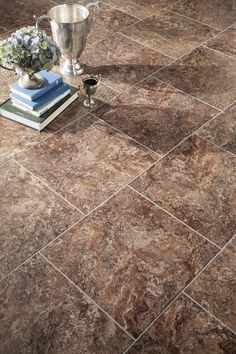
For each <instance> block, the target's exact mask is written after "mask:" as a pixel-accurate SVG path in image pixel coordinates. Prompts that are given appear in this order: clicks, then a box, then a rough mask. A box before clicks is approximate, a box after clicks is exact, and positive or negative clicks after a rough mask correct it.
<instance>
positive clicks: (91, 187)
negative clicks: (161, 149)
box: [17, 116, 158, 213]
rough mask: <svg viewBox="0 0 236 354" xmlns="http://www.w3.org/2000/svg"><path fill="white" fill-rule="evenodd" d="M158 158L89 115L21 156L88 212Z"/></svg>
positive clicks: (27, 165)
mask: <svg viewBox="0 0 236 354" xmlns="http://www.w3.org/2000/svg"><path fill="white" fill-rule="evenodd" d="M157 159H158V157H157V156H154V155H152V154H150V152H149V151H147V150H146V149H145V148H142V147H141V146H140V145H138V144H137V143H135V142H133V141H132V140H129V139H128V138H127V137H125V136H124V135H122V134H120V133H118V132H117V131H115V130H113V129H112V128H110V127H109V126H107V125H105V124H104V123H102V122H100V121H98V120H97V119H95V118H93V117H91V116H85V117H83V118H81V119H80V120H78V121H77V122H76V123H73V124H71V125H70V126H68V127H67V128H66V129H64V130H61V131H59V132H58V133H57V134H56V135H54V136H53V137H52V138H50V139H47V140H45V141H44V142H42V143H41V144H38V145H37V146H35V147H33V148H31V149H30V150H27V151H26V152H25V153H23V154H22V155H20V156H19V157H18V158H17V160H18V161H19V162H21V163H22V164H23V165H24V166H25V167H26V168H27V169H29V170H30V171H31V172H33V173H34V174H36V175H37V176H38V177H40V178H42V179H43V180H44V181H46V183H47V184H48V185H49V186H50V187H52V188H54V190H56V191H57V192H59V193H61V195H63V196H64V197H65V198H66V199H67V200H69V201H70V202H71V203H72V204H74V205H75V206H77V207H78V208H79V209H80V210H82V211H84V212H85V213H87V212H89V211H91V210H92V209H93V208H94V207H96V206H97V205H99V204H100V203H102V202H103V201H105V200H106V199H107V198H108V197H110V196H111V195H112V194H113V193H115V192H116V191H117V190H118V189H120V188H121V187H122V186H123V185H125V184H126V183H128V182H129V181H130V180H131V179H132V178H134V177H135V176H137V175H138V174H140V173H141V172H142V171H143V170H145V169H146V168H148V167H149V166H150V164H151V163H153V162H154V161H155V160H157Z"/></svg>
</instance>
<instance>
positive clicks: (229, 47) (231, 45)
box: [207, 25, 236, 59]
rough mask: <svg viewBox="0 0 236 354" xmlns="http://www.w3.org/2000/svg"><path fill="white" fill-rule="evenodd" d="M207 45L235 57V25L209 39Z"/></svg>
mask: <svg viewBox="0 0 236 354" xmlns="http://www.w3.org/2000/svg"><path fill="white" fill-rule="evenodd" d="M207 46H208V47H209V48H212V49H215V50H217V51H219V52H222V53H224V54H227V55H229V56H231V57H233V58H235V59H236V25H235V26H233V27H231V28H229V29H228V30H227V31H225V32H223V33H222V34H220V35H219V36H217V37H215V38H213V39H211V40H210V41H209V42H208V43H207Z"/></svg>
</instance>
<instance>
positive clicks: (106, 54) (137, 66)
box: [80, 34, 170, 92]
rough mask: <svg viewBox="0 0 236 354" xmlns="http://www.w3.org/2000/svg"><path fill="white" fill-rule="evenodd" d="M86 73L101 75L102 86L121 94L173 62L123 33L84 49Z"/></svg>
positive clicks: (82, 60)
mask: <svg viewBox="0 0 236 354" xmlns="http://www.w3.org/2000/svg"><path fill="white" fill-rule="evenodd" d="M80 62H81V63H82V64H84V68H85V74H101V75H102V77H103V83H104V84H107V85H108V86H110V87H112V88H114V89H115V90H117V91H119V92H122V91H124V90H125V89H127V88H129V87H130V86H131V85H134V84H136V83H137V82H138V81H140V80H142V79H144V78H145V77H146V76H148V75H150V74H152V73H154V72H155V71H157V70H159V69H160V68H162V67H163V66H165V65H167V64H168V63H169V62H170V59H169V58H168V57H166V56H164V55H162V54H159V53H157V52H155V51H154V50H152V49H149V48H147V47H144V46H143V45H142V44H139V43H137V42H135V41H133V40H131V39H129V38H127V37H124V36H122V35H120V34H116V35H113V36H111V37H109V38H107V39H106V40H104V41H102V42H99V43H97V44H95V45H93V46H91V47H88V48H86V49H85V51H84V52H83V54H82V57H81V59H80Z"/></svg>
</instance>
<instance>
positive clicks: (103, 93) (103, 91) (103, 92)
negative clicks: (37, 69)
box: [52, 66, 119, 108]
mask: <svg viewBox="0 0 236 354" xmlns="http://www.w3.org/2000/svg"><path fill="white" fill-rule="evenodd" d="M52 71H53V72H55V73H56V74H58V75H61V73H60V68H59V66H54V68H53V70H52ZM94 74H95V75H98V74H99V72H96V73H94ZM87 76H88V75H87V73H86V72H85V73H84V74H82V75H78V76H67V75H64V76H63V80H64V82H66V83H68V84H69V85H71V86H74V87H78V88H79V90H80V92H81V94H82V95H85V91H84V88H83V79H84V78H85V77H87ZM118 94H119V92H118V91H115V90H114V89H112V88H110V87H108V86H106V85H104V84H103V77H102V81H101V83H100V85H99V86H98V88H97V91H96V93H95V95H94V96H93V98H95V100H96V101H97V104H100V103H104V102H110V101H111V100H112V99H113V98H114V97H115V96H117V95H118ZM81 108H82V107H81Z"/></svg>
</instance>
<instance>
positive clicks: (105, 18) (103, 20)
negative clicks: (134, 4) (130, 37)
mask: <svg viewBox="0 0 236 354" xmlns="http://www.w3.org/2000/svg"><path fill="white" fill-rule="evenodd" d="M91 16H93V13H91ZM136 21H137V18H135V17H133V16H130V15H128V14H127V13H125V12H122V11H119V10H117V9H115V8H113V7H110V6H109V5H108V4H105V3H101V2H100V3H99V15H98V17H96V19H95V21H94V23H93V25H92V26H91V34H90V35H89V37H88V43H89V44H93V43H95V42H98V41H100V40H102V39H104V38H106V37H108V36H110V35H111V34H112V33H115V32H118V31H120V30H122V29H123V28H124V27H127V26H129V25H131V24H132V23H134V22H136Z"/></svg>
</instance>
